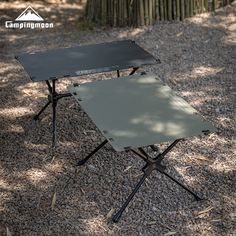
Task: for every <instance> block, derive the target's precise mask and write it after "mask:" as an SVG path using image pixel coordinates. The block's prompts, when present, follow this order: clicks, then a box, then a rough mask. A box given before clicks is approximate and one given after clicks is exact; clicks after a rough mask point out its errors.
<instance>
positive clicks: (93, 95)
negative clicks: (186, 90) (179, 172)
mask: <svg viewBox="0 0 236 236" xmlns="http://www.w3.org/2000/svg"><path fill="white" fill-rule="evenodd" d="M69 90H70V92H71V93H72V95H73V96H74V97H75V99H76V100H77V101H78V103H79V104H80V106H81V108H82V109H83V110H84V111H85V112H86V113H87V115H88V116H89V117H90V118H91V119H92V121H93V122H94V124H95V125H96V126H97V127H98V129H99V130H100V132H101V134H102V135H103V136H104V137H105V140H104V141H103V142H102V143H101V144H100V145H99V146H98V147H96V148H95V149H94V150H93V151H92V152H91V153H90V154H89V155H88V156H87V157H85V158H84V159H82V160H80V161H79V162H78V165H83V164H84V163H85V162H86V161H87V160H88V159H89V158H90V157H91V156H92V155H94V154H95V153H96V152H97V151H98V150H99V149H100V148H102V147H103V146H104V145H105V144H106V143H108V142H109V143H110V144H111V146H112V147H113V148H114V149H115V151H117V152H120V151H131V152H133V153H134V154H136V155H137V156H138V157H140V158H142V159H143V160H144V161H145V162H146V164H145V166H144V167H143V168H142V171H143V173H144V174H143V176H142V178H141V179H140V181H139V182H138V183H137V185H136V187H135V188H134V190H133V192H132V193H131V194H130V195H129V197H128V198H127V200H126V201H125V203H124V204H123V205H122V207H121V209H120V210H119V211H118V212H117V213H116V214H115V215H114V216H113V218H112V220H113V221H114V222H117V221H118V220H119V218H120V217H121V214H122V212H123V211H124V210H125V208H126V207H127V205H128V204H129V202H130V201H131V200H132V198H133V197H134V195H135V193H136V192H137V191H138V189H139V188H140V186H141V185H142V184H143V182H144V180H145V179H146V178H147V177H148V176H149V175H150V174H151V172H152V171H153V170H157V171H159V172H160V173H162V174H164V175H165V176H167V177H169V178H170V179H171V180H173V181H174V182H176V183H177V184H178V185H180V186H181V187H183V188H184V189H185V190H186V191H188V192H189V193H190V194H192V195H193V196H194V197H195V199H196V200H200V199H201V198H200V197H199V196H198V195H196V194H195V193H194V192H193V191H192V190H190V189H189V188H187V187H186V186H184V185H183V184H181V183H180V182H178V181H177V180H176V179H174V178H173V177H172V176H170V175H169V174H168V173H167V172H165V169H166V167H165V166H164V165H163V164H162V160H163V159H164V157H165V156H166V154H167V153H168V152H170V151H171V150H172V148H173V147H174V146H175V145H176V144H177V143H178V142H179V141H181V140H182V139H183V138H186V137H190V136H194V135H199V134H208V133H209V132H211V131H216V129H215V128H214V126H213V125H212V124H211V123H210V122H208V121H206V120H204V119H203V117H201V116H200V115H199V114H198V113H197V111H196V110H195V109H194V108H192V107H191V106H190V105H189V104H188V103H187V102H186V101H185V100H183V99H182V98H181V97H179V96H177V95H176V94H175V93H174V92H173V91H172V90H171V88H170V87H169V86H167V85H164V84H163V83H162V81H161V80H160V79H158V78H157V77H156V76H155V75H148V74H145V75H132V76H129V79H127V78H126V77H121V78H120V79H119V80H103V81H97V82H93V83H87V84H83V85H80V86H78V85H74V86H72V87H70V88H69ZM171 140H172V141H173V143H172V144H171V145H170V146H169V147H168V148H167V149H166V150H165V151H163V152H162V153H159V154H158V155H156V157H155V158H152V157H151V156H150V155H149V154H148V153H147V152H146V151H145V150H144V149H143V147H145V146H149V145H152V144H156V143H161V142H166V141H171Z"/></svg>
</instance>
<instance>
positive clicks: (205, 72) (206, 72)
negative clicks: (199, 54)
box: [192, 66, 224, 77]
mask: <svg viewBox="0 0 236 236" xmlns="http://www.w3.org/2000/svg"><path fill="white" fill-rule="evenodd" d="M223 69H224V68H214V67H209V66H199V67H195V68H194V69H193V71H192V73H193V75H194V76H196V77H197V76H210V75H215V74H217V73H219V72H221V71H222V70H223Z"/></svg>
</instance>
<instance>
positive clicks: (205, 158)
mask: <svg viewBox="0 0 236 236" xmlns="http://www.w3.org/2000/svg"><path fill="white" fill-rule="evenodd" d="M195 159H198V160H201V161H210V160H211V159H210V158H209V157H206V156H195Z"/></svg>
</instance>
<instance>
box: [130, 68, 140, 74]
mask: <svg viewBox="0 0 236 236" xmlns="http://www.w3.org/2000/svg"><path fill="white" fill-rule="evenodd" d="M138 69H139V67H134V68H133V70H132V71H131V72H130V74H129V75H133V74H134V73H135V72H136V70H138Z"/></svg>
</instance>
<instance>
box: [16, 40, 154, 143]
mask: <svg viewBox="0 0 236 236" xmlns="http://www.w3.org/2000/svg"><path fill="white" fill-rule="evenodd" d="M16 59H17V60H18V61H19V62H20V63H21V65H22V66H23V67H24V69H25V70H26V72H27V73H28V74H29V76H30V78H31V80H32V81H34V82H39V81H45V82H46V84H47V87H48V91H49V95H48V102H47V103H46V104H45V106H44V107H43V108H42V109H41V110H40V111H39V113H38V114H37V115H36V116H35V117H34V119H35V120H38V119H39V116H40V114H41V113H42V112H43V111H44V110H45V109H46V108H47V107H48V105H49V104H51V103H52V108H53V119H52V133H53V138H52V140H53V146H54V145H55V137H56V106H57V102H58V100H59V99H61V98H63V97H69V96H71V94H70V93H64V94H61V93H58V92H57V91H56V81H57V80H58V79H63V78H68V77H75V76H81V75H89V74H93V73H101V72H109V71H117V76H118V77H119V76H120V70H122V69H129V68H132V71H131V73H130V74H131V75H132V74H133V73H134V72H135V71H136V70H137V69H138V68H139V67H141V66H144V65H150V64H155V63H157V62H159V60H157V59H155V58H154V57H153V56H152V55H151V54H149V53H148V52H146V51H145V50H144V49H142V48H141V47H140V46H138V45H137V44H136V43H135V42H134V41H132V40H123V41H116V42H110V43H101V44H94V45H86V46H77V47H71V48H60V49H54V50H50V51H46V52H37V53H26V54H22V55H19V56H17V57H16ZM50 80H51V81H52V82H51V83H50V82H49V81H50Z"/></svg>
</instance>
